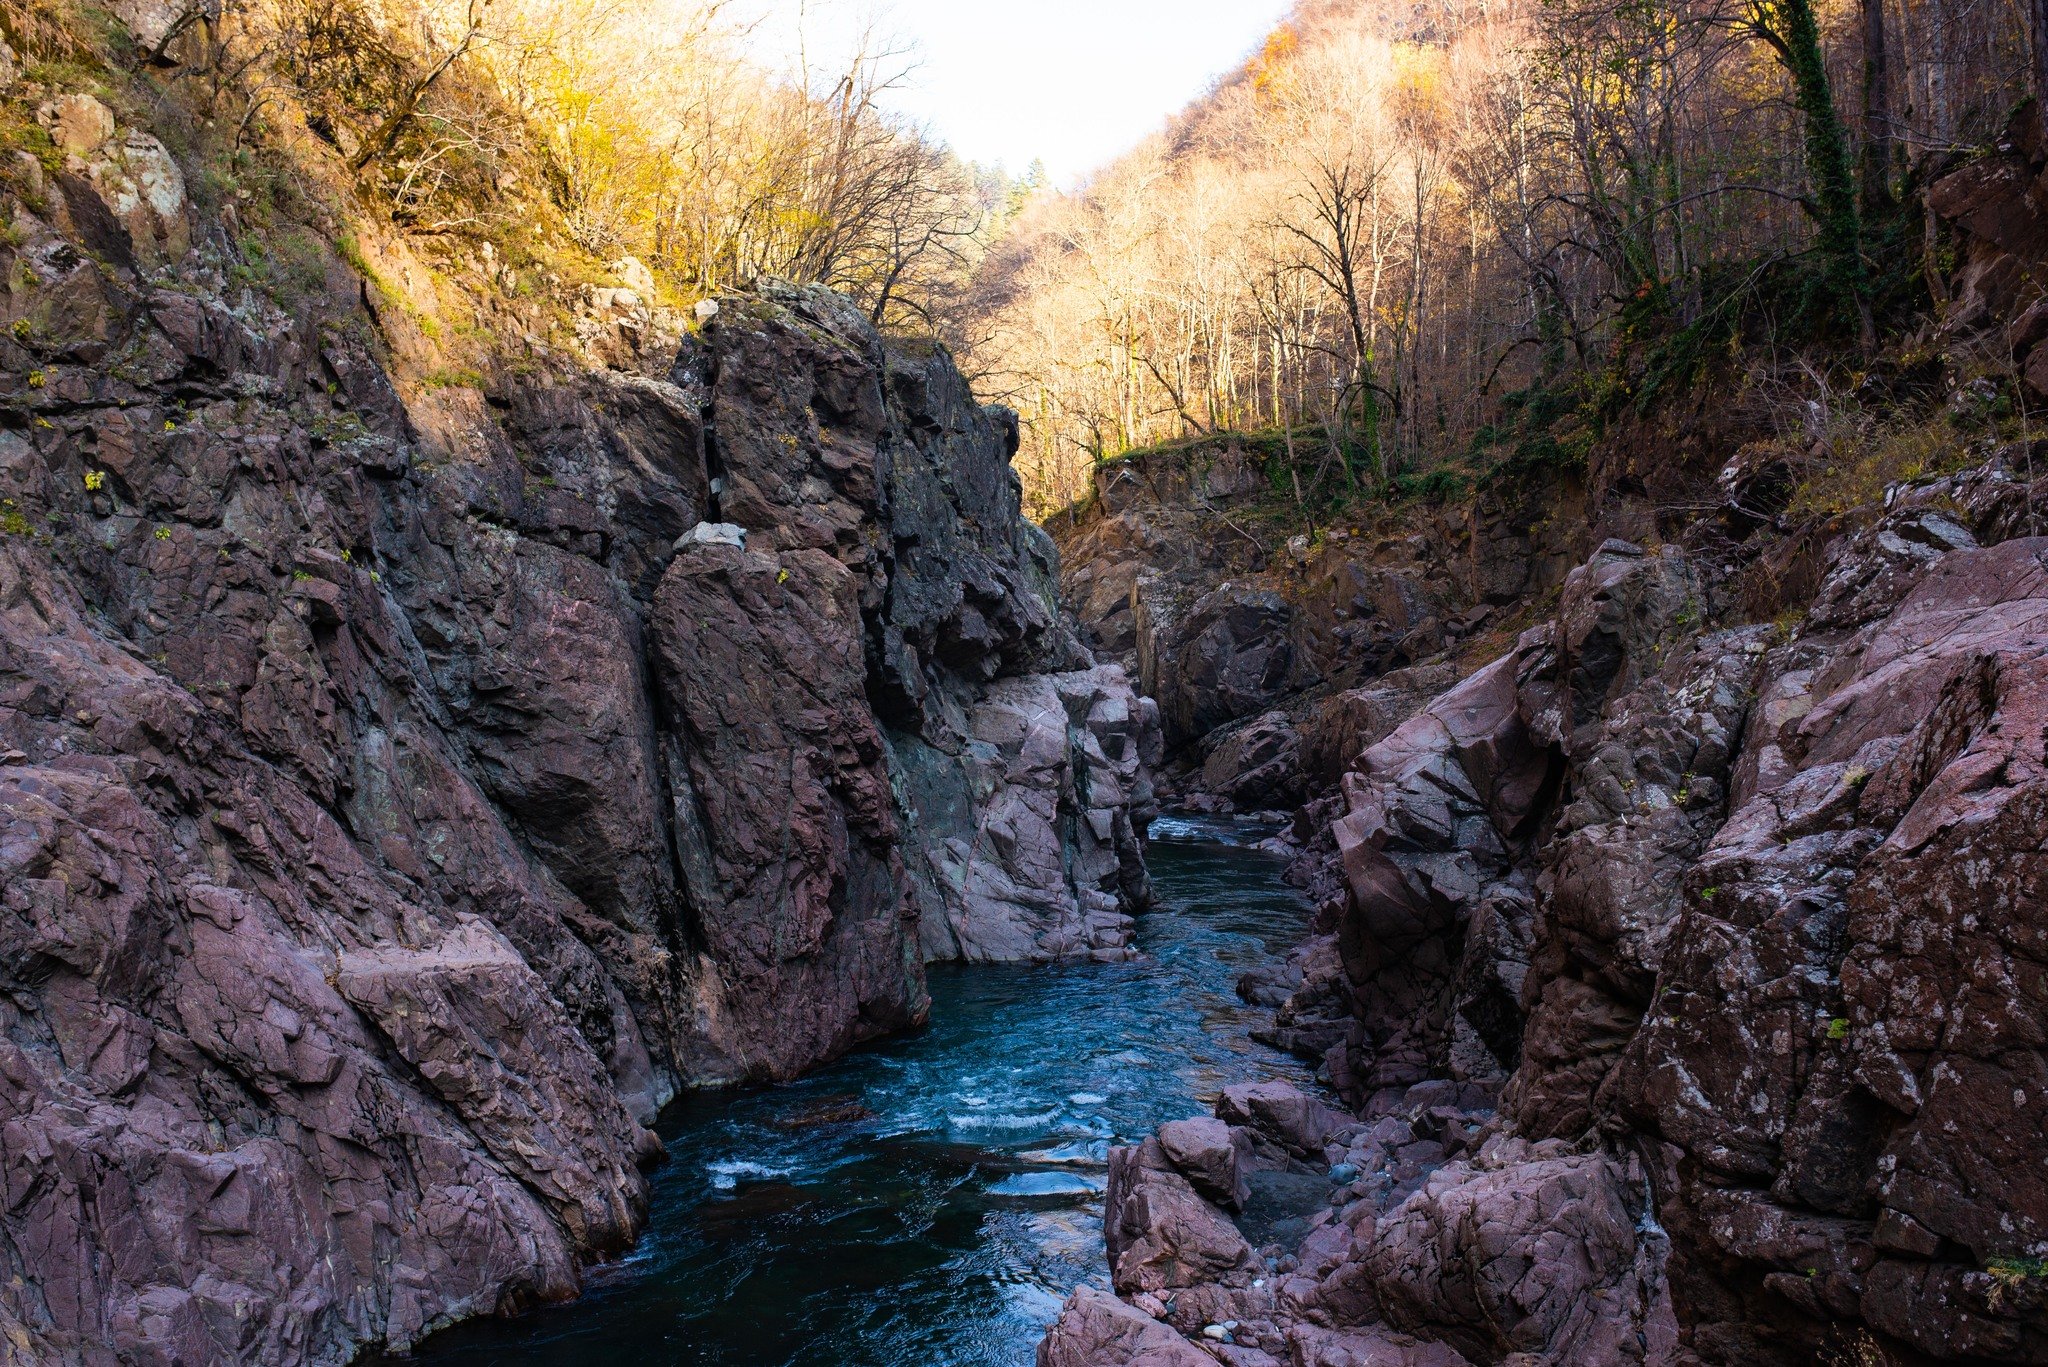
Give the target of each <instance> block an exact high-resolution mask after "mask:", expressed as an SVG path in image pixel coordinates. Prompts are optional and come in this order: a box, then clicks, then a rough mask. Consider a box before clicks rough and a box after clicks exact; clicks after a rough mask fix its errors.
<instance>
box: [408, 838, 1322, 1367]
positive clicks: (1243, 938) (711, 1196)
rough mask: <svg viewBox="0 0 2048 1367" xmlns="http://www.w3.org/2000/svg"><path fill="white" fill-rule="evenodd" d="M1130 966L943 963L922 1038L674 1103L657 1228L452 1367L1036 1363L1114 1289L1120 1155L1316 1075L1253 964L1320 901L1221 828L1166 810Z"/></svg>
mask: <svg viewBox="0 0 2048 1367" xmlns="http://www.w3.org/2000/svg"><path fill="white" fill-rule="evenodd" d="M1150 863H1151V867H1152V876H1153V880H1154V884H1155V887H1156V889H1157V891H1158V894H1159V904H1158V906H1157V907H1156V908H1155V909H1154V910H1153V911H1151V912H1150V913H1148V914H1146V915H1145V916H1143V917H1141V918H1140V919H1139V931H1138V944H1139V947H1140V948H1142V949H1143V950H1144V951H1145V957H1144V958H1143V959H1141V960H1139V961H1137V962H1134V963H1129V964H1111V965H1099V964H1091V965H1074V966H1066V967H1056V968H1043V967H1040V968H1012V967H987V966H975V967H967V966H959V965H936V966H934V968H933V969H932V973H931V994H932V1019H931V1025H930V1026H929V1027H928V1028H926V1029H925V1030H923V1031H921V1032H919V1033H917V1034H915V1035H909V1036H904V1037H901V1038H897V1039H893V1040H889V1041H886V1042H883V1043H880V1044H877V1045H874V1046H872V1047H869V1048H865V1049H862V1050H860V1051H858V1052H857V1053H854V1054H852V1055H850V1056H849V1057H847V1058H845V1059H842V1060H840V1061H838V1062H836V1063H833V1064H831V1065H829V1066H827V1067H825V1068H822V1069H820V1070H818V1071H817V1072H816V1073H814V1074H812V1075H811V1076H809V1077H807V1078H805V1079H804V1080H803V1081H801V1082H798V1083H794V1084H792V1085H789V1086H784V1087H777V1088H773V1089H765V1090H753V1091H744V1092H726V1093H719V1094H708V1095H694V1096H690V1097H686V1098H684V1099H683V1100H681V1101H679V1102H677V1103H676V1104H675V1105H673V1106H671V1107H670V1108H669V1109H668V1111H666V1112H665V1113H664V1114H663V1117H662V1121H661V1125H660V1132H661V1136H662V1138H663V1140H665V1141H666V1142H667V1144H668V1149H669V1162H668V1163H667V1164H665V1165H664V1166H663V1167H662V1168H661V1169H660V1170H659V1171H658V1172H657V1173H656V1175H655V1181H654V1193H653V1207H652V1214H651V1220H650V1223H649V1226H648V1230H647V1234H646V1236H645V1237H644V1238H643V1239H642V1240H641V1242H640V1243H639V1245H638V1246H637V1247H636V1248H635V1250H634V1252H633V1254H632V1255H631V1256H630V1257H628V1258H627V1259H625V1260H624V1261H623V1262H620V1263H618V1264H616V1265H614V1266H610V1267H606V1268H601V1269H599V1270H598V1271H597V1272H596V1273H594V1274H593V1276H592V1278H591V1281H590V1287H589V1291H588V1294H587V1295H585V1296H584V1297H583V1299H581V1300H580V1301H578V1302H576V1303H575V1304H573V1305H570V1306H566V1307H562V1308H559V1309H549V1310H543V1311H538V1312H535V1313H533V1314H530V1315H526V1316H524V1317H521V1318H518V1319H513V1320H483V1321H476V1322H473V1323H470V1324H466V1325H463V1326H460V1327H458V1328H455V1329H453V1330H450V1331H448V1332H446V1333H444V1334H441V1335H438V1336H436V1337H435V1338H434V1339H433V1340H431V1341H430V1342H429V1343H428V1344H426V1345H425V1346H424V1347H423V1348H422V1349H421V1350H420V1351H419V1353H418V1354H416V1355H415V1356H414V1357H413V1358H411V1359H408V1360H407V1361H410V1362H412V1363H416V1364H419V1363H424V1364H433V1367H498V1365H500V1364H502V1365H503V1367H512V1364H536V1365H538V1364H546V1367H622V1364H623V1367H1028V1364H1030V1363H1031V1361H1032V1356H1033V1349H1034V1346H1035V1345H1036V1344H1037V1342H1038V1339H1039V1337H1040V1336H1041V1335H1042V1334H1043V1333H1044V1331H1045V1329H1046V1327H1047V1326H1048V1325H1049V1324H1051V1322H1052V1320H1053V1319H1054V1318H1055V1316H1056V1315H1057V1314H1058V1311H1059V1306H1060V1303H1061V1301H1062V1300H1064V1299H1065V1297H1066V1295H1067V1293H1068V1292H1069V1291H1071V1290H1073V1289H1074V1288H1075V1287H1076V1286H1079V1285H1081V1284H1082V1283H1084V1282H1095V1283H1098V1284H1099V1283H1102V1282H1104V1281H1105V1280H1106V1269H1105V1266H1104V1261H1103V1252H1102V1233H1101V1211H1102V1198H1101V1188H1102V1182H1103V1172H1104V1164H1105V1160H1106V1157H1107V1153H1108V1150H1109V1147H1110V1146H1111V1145H1112V1144H1114V1143H1119V1142H1127V1141H1133V1140H1136V1139H1139V1138H1141V1137H1143V1136H1145V1135H1146V1134H1149V1133H1150V1132H1151V1131H1152V1130H1153V1129H1154V1128H1155V1127H1156V1126H1157V1125H1159V1124H1160V1123H1161V1122H1163V1121H1167V1120H1172V1119H1175V1118H1176V1117H1179V1116H1184V1115H1193V1114H1196V1113H1198V1112H1203V1111H1206V1110H1207V1103H1208V1100H1209V1099H1210V1098H1212V1097H1214V1095H1215V1094H1216V1092H1217V1091H1218V1090H1220V1089H1221V1088H1223V1087H1224V1086H1227V1085H1229V1084H1230V1083H1233V1082H1238V1081H1249V1080H1254V1079H1258V1078H1264V1077H1290V1078H1293V1079H1295V1080H1297V1081H1301V1080H1304V1078H1305V1071H1304V1070H1303V1068H1302V1066H1301V1065H1300V1064H1298V1063H1296V1062H1294V1061H1293V1060H1291V1059H1289V1058H1287V1057H1286V1056H1284V1055H1282V1054H1280V1053H1278V1052H1277V1051H1275V1050H1272V1049H1269V1048H1267V1047H1266V1046H1264V1045H1261V1044H1257V1043H1255V1042H1253V1041H1252V1040H1251V1039H1249V1038H1248V1037H1247V1035H1246V1030H1247V1028H1248V1026H1249V1025H1250V1024H1251V1023H1252V1017H1253V1013H1252V1012H1251V1011H1249V1010H1248V1009H1247V1008H1246V1007H1244V1006H1243V1005H1241V1004H1240V1003H1239V1002H1238V1000H1237V997H1236V995H1235V992H1234V991H1233V987H1234V985H1235V983H1236V980H1237V976H1238V974H1239V973H1241V972H1242V971H1244V970H1245V969H1246V968H1249V967H1251V966H1253V965H1254V964H1257V963H1262V962H1265V961H1267V960H1269V959H1271V958H1273V957H1275V956H1278V955H1281V954H1284V953H1285V952H1286V951H1287V950H1288V949H1289V948H1290V947H1292V945H1293V944H1294V943H1295V942H1297V941H1298V940H1299V939H1300V938H1301V937H1302V935H1303V932H1304V930H1305V927H1306V921H1307V917H1308V908H1307V906H1306V904H1305V902H1304V901H1303V899H1302V898H1301V896H1300V894H1298V893H1297V892H1295V891H1294V890H1293V889H1291V888H1289V887H1287V886H1286V885H1285V884H1284V883H1282V882H1281V881H1280V868H1281V865H1280V861H1279V860H1278V859H1276V858H1274V857H1272V856H1271V855H1268V854H1264V853H1261V852H1259V851H1256V850H1253V849H1250V848H1247V835H1246V833H1245V832H1243V831H1241V830H1240V829H1238V828H1234V827H1231V826H1229V825H1227V824H1224V823H1217V822H1198V821H1184V820H1179V819H1174V818H1167V819H1162V820H1161V821H1160V822H1159V823H1157V824H1156V825H1155V826H1154V828H1153V843H1152V847H1151V851H1150Z"/></svg>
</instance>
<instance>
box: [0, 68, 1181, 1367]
mask: <svg viewBox="0 0 2048 1367" xmlns="http://www.w3.org/2000/svg"><path fill="white" fill-rule="evenodd" d="M45 119H46V122H47V123H48V125H49V126H50V128H51V130H52V138H53V141H54V142H55V143H56V145H57V147H58V148H59V151H60V152H61V153H62V155H64V156H65V157H67V158H69V160H67V161H65V162H64V168H65V169H63V170H62V171H61V172H58V173H55V174H53V175H52V176H51V177H50V182H52V183H47V184H46V185H45V188H46V189H47V190H48V191H49V193H48V194H47V195H41V196H36V195H29V196H27V197H26V198H22V199H17V198H14V197H11V196H9V197H6V198H5V200H4V203H0V217H5V218H6V220H7V221H8V222H9V223H10V225H11V226H10V229H9V234H8V236H7V240H6V245H5V246H0V269H4V272H5V281H6V285H5V291H6V292H5V295H4V310H5V317H4V318H0V406H4V416H0V1022H4V1026H5V1028H4V1030H0V1155H4V1159H5V1167H6V1172H7V1180H8V1183H9V1196H8V1200H7V1202H6V1207H5V1214H4V1216H0V1235H4V1237H0V1345H4V1346H0V1357H4V1358H6V1360H8V1361H10V1362H12V1361H22V1362H27V1361H34V1362H83V1363H112V1362H117V1361H120V1362H134V1361H165V1362H168V1361H186V1362H220V1361H252V1362H255V1361H261V1362H302V1361H303V1362H342V1361H346V1360H348V1359H349V1358H350V1357H351V1356H353V1355H354V1354H355V1353H357V1352H358V1351H359V1350H360V1349H362V1348H364V1347H365V1346H369V1345H383V1346H388V1347H390V1348H394V1349H402V1348H404V1347H406V1346H407V1345H410V1344H412V1343H415V1342H417V1341H418V1340H419V1339H420V1338H421V1337H422V1336H423V1335H424V1334H426V1333H427V1332H429V1331H431V1330H432V1329H434V1328H436V1327H438V1326H440V1325H443V1324H446V1323H448V1322H450V1321H451V1320H453V1319H456V1318H460V1317H463V1316H466V1315H473V1314H480V1313H490V1312H493V1311H496V1310H500V1309H510V1308H515V1307H518V1306H521V1305H525V1304H530V1303H532V1302H535V1301H540V1300H552V1299H560V1298H563V1297H566V1296H569V1295H572V1294H574V1292H575V1291H576V1290H577V1288H578V1285H579V1282H580V1278H581V1269H582V1268H583V1266H584V1265H586V1264H587V1263H588V1262H589V1261H590V1260H592V1259H593V1258H598V1257H603V1256H607V1255H610V1254H614V1253H617V1252H618V1251H620V1250H622V1249H623V1248H624V1247H625V1246H626V1245H627V1244H628V1242H629V1241H630V1240H631V1239H632V1237H633V1236H634V1234H635V1233H636V1232H637V1230H638V1228H639V1225H640V1221H641V1219H642V1217H643V1214H644V1208H645V1200H646V1185H645V1180H644V1178H643V1176H642V1173H641V1168H642V1165H643V1164H644V1163H646V1162H648V1161H650V1160H651V1159H653V1158H654V1157H656V1156H657V1155H658V1153H659V1145H658V1143H657V1142H656V1141H655V1140H654V1138H653V1136H652V1134H651V1133H650V1132H649V1131H648V1130H647V1129H646V1128H645V1126H646V1125H647V1123H648V1122H650V1121H651V1120H652V1119H653V1116H654V1114H655V1111H656V1109H657V1108H658V1107H659V1106H660V1105H661V1104H662V1103H663V1102H664V1101H665V1100H666V1099H667V1098H669V1097H670V1096H672V1095H673V1094H674V1093H675V1092H676V1090H677V1089H678V1088H681V1087H687V1086H696V1085H705V1084H710V1083H716V1082H723V1081H732V1080H738V1079H742V1078H781V1077H788V1076H791V1075H793V1074H794V1073H796V1072H798V1071H800V1070H801V1069H803V1068H806V1067H808V1066H811V1065H812V1064H815V1063H817V1062H819V1061H820V1060H822V1059H824V1058H826V1057H829V1056H830V1055H831V1054H833V1053H834V1052H836V1051H839V1050H842V1049H844V1048H846V1047H848V1046H849V1045H851V1044H853V1043H855V1042H857V1041H859V1040H862V1039H865V1038H870V1037H872V1036H874V1035H876V1034H879V1033H882V1032H885V1031H887V1030H890V1029H893V1028H896V1027H899V1026H902V1025H905V1024H909V1023H911V1022H914V1021H916V1020H918V1019H920V1018H921V1016H922V1014H923V1012H924V1011H925V1009H926V999H925V994H924V987H923V964H924V962H925V960H926V959H927V957H929V956H933V955H963V956H977V957H1011V958H1051V957H1062V956H1072V955H1096V956H1101V957H1110V956H1115V955H1119V954H1122V953H1124V952H1125V948H1124V947H1125V946H1126V945H1127V943H1128V939H1129V922H1128V919H1127V917H1128V913H1129V912H1131V911H1133V910H1136V909H1137V908H1139V907H1141V906H1142V905H1143V904H1144V902H1145V900H1146V897H1147V886H1146V880H1145V874H1144V866H1143V860H1142V848H1141V833H1142V831H1143V829H1144V823H1145V820H1146V818H1147V815H1148V812H1149V807H1150V801H1151V799H1150V787H1149V778H1148V775H1147V767H1146V765H1147V759H1148V757H1156V754H1157V737H1158V727H1157V720H1156V712H1155V711H1154V710H1153V709H1152V708H1150V706H1149V705H1147V704H1145V703H1143V702H1141V701H1140V700H1139V699H1138V698H1137V697H1136V696H1135V695H1134V694H1133V692H1132V690H1131V688H1130V685H1129V683H1128V681H1127V680H1126V678H1125V676H1124V675H1123V673H1122V672H1121V670H1119V669H1117V668H1114V667H1097V666H1096V665H1095V663H1094V662H1093V661H1092V659H1090V658H1089V657H1088V656H1087V655H1086V653H1085V652H1084V651H1082V650H1081V649H1080V648H1079V647H1078V645H1077V644H1076V642H1075V640H1074V638H1073V634H1072V632H1071V629H1070V628H1069V627H1068V626H1067V625H1066V624H1065V623H1064V621H1063V619H1062V616H1061V609H1060V605H1059V601H1058V597H1057V593H1056V590H1055V579H1056V567H1055V558H1054V555H1053V552H1052V549H1051V546H1050V543H1049V542H1048V541H1047V540H1046V538H1045V537H1044V536H1043V534H1042V533H1040V532H1039V531H1037V529H1035V528H1032V527H1030V526H1028V525H1027V524H1025V523H1024V522H1023V521H1022V520H1021V519H1020V518H1019V516H1018V492H1017V486H1016V483H1015V479H1014V476H1013V475H1012V474H1011V472H1010V470H1009V468H1008V460H1009V457H1010V455H1011V454H1012V452H1013V451H1014V443H1015V429H1014V419H1012V418H1011V417H1010V416H1009V415H1007V414H1005V413H1003V412H1001V411H998V410H991V409H984V408H982V407H981V406H979V405H978V404H976V403H975V402H974V401H973V400H972V398H971V396H970V394H969V393H968V390H967V387H966V385H965V383H964V382H963V381H962V380H961V378H960V377H959V375H958V373H957V372H956V371H955V370H954V369H953V367H952V364H951V362H950V361H949V360H948V359H947V358H946V357H945V355H944V354H943V353H941V352H938V351H936V350H933V349H929V348H902V347H893V346H886V345H885V344H884V343H883V342H882V340H881V339H880V338H879V337H878V336H877V335H876V334H875V333H874V331H873V330H872V329H871V328H870V327H868V325H867V324H866V322H865V321H864V320H863V319H862V318H861V317H860V316H859V314H858V313H857V312H856V311H853V310H851V309H849V308H848V307H847V306H845V305H844V304H843V302H841V301H839V300H837V299H836V298H835V297H834V296H831V295H830V294H828V293H825V292H822V291H814V290H795V289H789V288H784V287H777V286H767V287H764V288H763V290H762V291H761V292H759V293H756V294H753V295H748V296H742V297H735V298H731V299H727V300H724V301H721V303H720V304H719V305H718V306H717V308H716V309H715V310H706V316H707V317H708V318H709V322H708V324H707V325H706V326H705V327H703V328H702V330H701V333H700V334H698V335H686V334H685V333H684V332H683V330H682V329H681V328H680V326H678V325H676V324H675V322H674V321H673V320H670V321H669V322H667V323H664V322H662V320H660V319H659V318H656V317H655V316H654V315H653V314H652V313H650V312H649V311H648V310H646V309H645V308H644V307H642V306H640V305H637V304H636V305H634V306H632V308H630V309H628V311H627V312H628V313H629V314H630V317H628V316H625V315H620V317H618V318H614V319H613V323H615V324H617V325H616V326H614V325H613V323H607V324H605V325H604V326H601V327H600V326H599V325H598V323H597V322H594V321H593V322H592V323H591V326H590V328H589V329H587V330H586V331H587V333H588V336H587V337H586V338H585V340H586V341H587V342H588V343H589V351H590V353H591V355H593V356H598V357H601V358H606V359H609V360H610V361H611V362H612V368H610V369H606V368H603V367H601V366H597V367H593V366H592V365H589V364H584V363H580V362H578V360H577V359H576V358H575V357H574V356H572V355H566V354H561V353H545V349H544V348H543V349H542V352H537V353H536V355H537V356H539V357H540V359H539V360H538V361H536V362H535V363H534V364H533V365H532V366H531V367H530V368H526V369H521V370H511V369H508V370H507V371H506V372H505V373H503V374H500V375H495V376H492V377H488V378H484V377H457V379H458V381H460V382H457V383H449V382H447V379H446V377H442V378H441V379H437V380H436V381H435V382H434V383H432V384H422V383H420V382H419V381H418V379H417V377H416V376H414V377H412V378H408V373H409V372H407V371H406V370H405V369H404V368H403V367H398V366H395V365H394V364H393V363H391V358H390V356H389V355H387V353H386V352H385V351H384V350H383V348H382V347H381V346H380V345H379V343H378V341H377V327H376V324H375V322H374V320H373V319H372V318H371V317H370V316H369V315H367V314H366V313H365V312H364V310H363V303H362V301H365V300H369V301H371V302H375V300H376V299H377V298H378V297H380V296H378V295H377V294H376V293H375V292H372V291H369V290H367V289H366V288H365V286H364V285H363V282H362V281H361V280H360V279H359V278H358V277H357V276H356V275H354V274H353V273H352V272H351V271H350V270H349V269H348V268H346V267H344V266H343V265H342V264H341V263H340V262H339V261H338V260H337V259H336V258H335V257H334V256H333V255H331V254H328V253H324V252H323V253H321V254H320V256H319V260H318V262H317V263H316V264H317V266H318V270H317V271H314V272H312V274H313V275H314V276H317V275H319V274H320V273H321V272H324V276H325V278H324V280H322V279H315V278H308V279H306V280H302V281H300V282H299V286H300V288H302V289H303V291H304V293H303V294H302V295H301V296H300V297H299V298H297V299H296V300H295V301H294V302H293V307H291V308H286V307H283V306H281V305H280V304H278V303H277V302H275V301H273V300H271V299H269V298H267V297H265V296H264V294H262V293H261V292H260V291H259V290H256V289H252V288H246V287H243V286H241V285H238V286H236V287H235V288H232V289H231V288H230V285H229V276H228V271H229V267H230V266H231V265H232V264H233V261H234V256H233V252H234V248H233V245H232V244H231V243H230V242H229V241H228V240H227V238H226V235H225V229H224V227H223V225H222V224H221V223H220V222H218V221H215V220H213V219H210V218H208V217H207V216H206V215H204V214H201V213H200V212H199V211H198V210H196V209H195V208H194V206H193V205H192V204H191V203H190V202H188V201H187V200H186V198H185V196H184V191H183V184H182V181H181V180H180V179H179V178H178V167H177V165H176V162H175V161H174V160H173V159H171V158H170V156H169V154H168V153H167V152H165V151H164V149H163V147H162V146H161V144H158V143H157V142H156V141H155V140H154V139H153V138H151V137H150V136H149V135H148V134H147V133H145V132H143V131H141V130H139V129H135V128H123V127H120V126H119V125H118V122H117V121H116V120H115V118H114V116H113V115H112V114H111V113H110V112H109V111H108V109H107V108H106V106H104V105H102V104H100V103H99V102H98V101H97V100H95V99H93V98H92V97H90V96H82V95H81V96H73V97H68V98H66V99H64V100H61V101H55V102H53V103H52V104H51V106H50V107H49V108H48V109H47V110H46V111H45ZM23 174H24V175H27V174H29V172H28V171H24V172H23ZM36 174H41V173H40V172H37V173H36ZM32 205H34V206H39V207H32ZM614 293H622V292H614ZM612 302H613V303H614V304H616V303H618V302H619V301H617V300H614V301H612ZM616 312H617V310H614V313H616ZM586 321H588V320H586ZM627 323H630V324H631V326H627V325H626V324H627ZM579 335H582V334H581V333H579ZM543 353H545V354H543Z"/></svg>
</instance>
